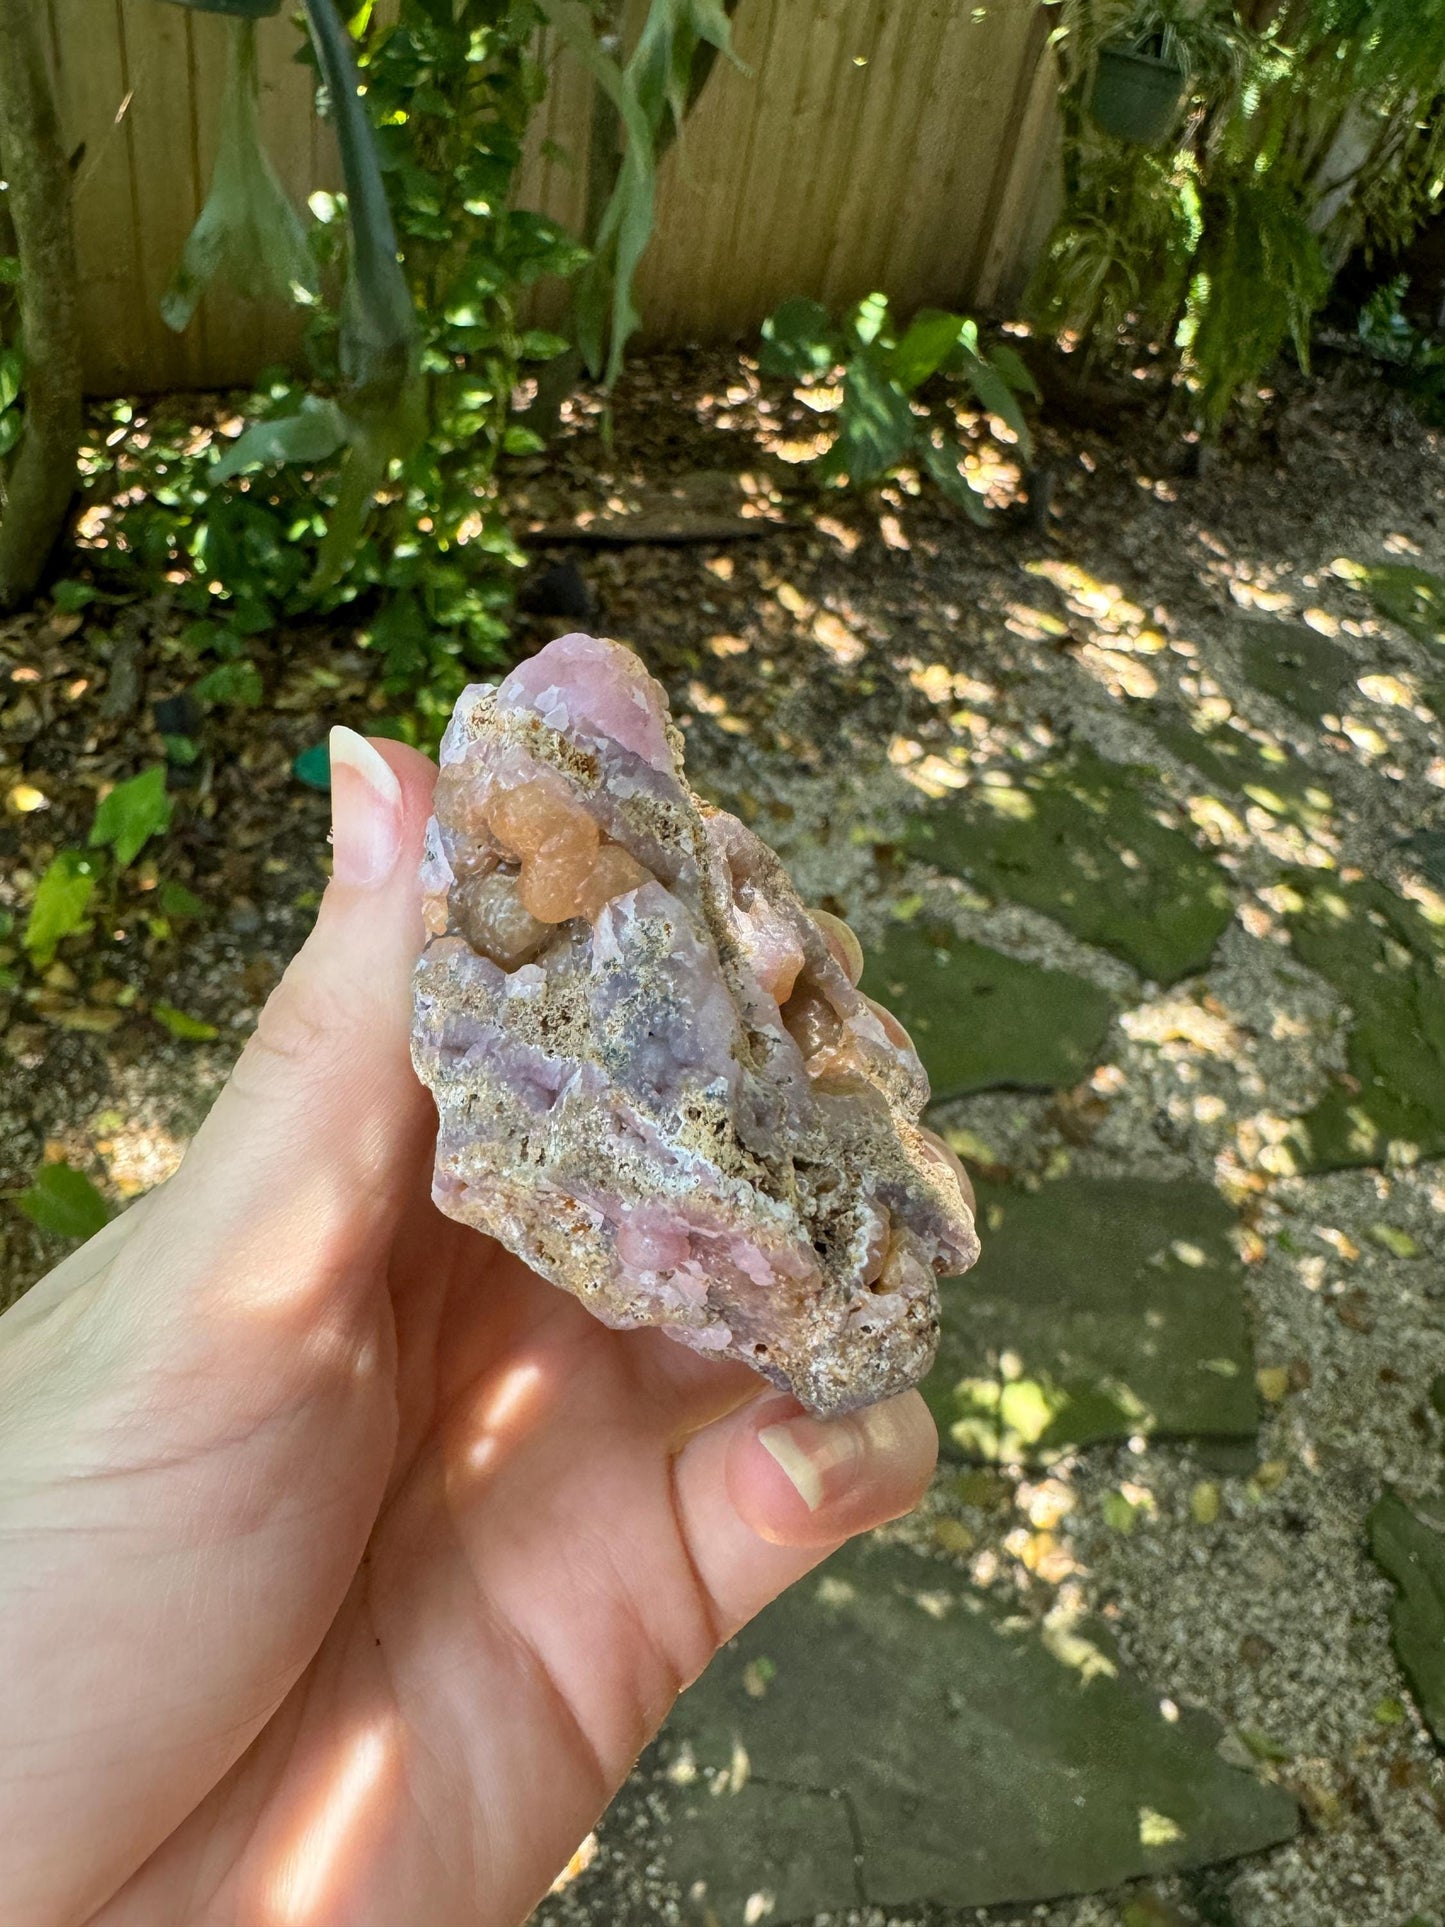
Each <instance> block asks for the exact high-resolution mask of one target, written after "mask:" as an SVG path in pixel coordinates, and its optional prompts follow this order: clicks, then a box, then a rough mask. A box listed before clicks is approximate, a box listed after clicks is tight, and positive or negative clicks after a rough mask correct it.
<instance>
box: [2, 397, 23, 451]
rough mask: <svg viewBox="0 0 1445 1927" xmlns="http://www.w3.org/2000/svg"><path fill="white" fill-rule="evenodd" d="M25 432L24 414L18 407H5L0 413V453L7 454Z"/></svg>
mask: <svg viewBox="0 0 1445 1927" xmlns="http://www.w3.org/2000/svg"><path fill="white" fill-rule="evenodd" d="M24 433H25V416H24V413H23V411H22V410H21V409H19V408H7V409H6V411H5V413H4V414H3V415H0V455H8V454H9V453H10V451H11V449H12V448H14V447H15V446H16V445H17V444H18V443H19V440H20V437H21V436H22V435H23V434H24Z"/></svg>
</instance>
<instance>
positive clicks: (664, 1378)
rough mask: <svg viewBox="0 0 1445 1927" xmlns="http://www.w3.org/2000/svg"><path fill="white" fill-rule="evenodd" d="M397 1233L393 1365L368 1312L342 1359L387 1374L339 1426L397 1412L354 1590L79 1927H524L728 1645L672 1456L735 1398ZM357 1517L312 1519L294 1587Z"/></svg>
mask: <svg viewBox="0 0 1445 1927" xmlns="http://www.w3.org/2000/svg"><path fill="white" fill-rule="evenodd" d="M409 1218H410V1222H409V1224H408V1226H407V1229H406V1231H405V1232H404V1234H403V1236H402V1237H400V1238H399V1239H398V1241H397V1249H396V1252H395V1254H394V1256H393V1260H392V1263H391V1266H390V1268H389V1278H388V1283H389V1285H390V1291H389V1294H388V1299H389V1305H390V1309H391V1312H392V1317H393V1325H394V1346H393V1344H392V1343H391V1342H390V1341H389V1339H388V1335H387V1334H386V1333H385V1332H384V1331H383V1332H382V1334H381V1342H380V1345H379V1346H378V1345H377V1344H376V1343H374V1342H373V1340H372V1339H371V1338H370V1337H369V1336H368V1335H367V1334H366V1332H365V1330H364V1326H365V1324H367V1323H369V1322H370V1320H371V1319H372V1317H373V1315H374V1308H372V1307H369V1306H368V1307H364V1308H363V1311H362V1325H363V1329H362V1330H360V1331H358V1332H357V1333H356V1334H355V1343H354V1344H347V1345H345V1346H341V1347H338V1348H336V1349H337V1350H338V1351H339V1352H340V1353H341V1354H342V1355H345V1356H349V1357H356V1356H359V1355H360V1356H365V1357H367V1358H368V1359H371V1358H374V1357H375V1355H376V1353H377V1351H378V1350H380V1352H381V1353H382V1354H383V1355H384V1356H385V1355H386V1354H390V1356H389V1357H387V1367H388V1369H385V1370H382V1371H380V1372H377V1373H375V1374H374V1375H373V1376H372V1377H371V1378H370V1381H369V1385H368V1400H367V1403H368V1404H369V1405H370V1406H371V1407H372V1409H371V1410H369V1411H364V1412H361V1413H358V1414H357V1415H356V1418H357V1421H358V1422H359V1428H360V1430H361V1431H362V1432H365V1431H368V1430H370V1429H371V1428H373V1427H383V1428H384V1427H385V1425H386V1423H387V1419H388V1408H389V1407H390V1406H391V1404H392V1401H393V1399H394V1400H395V1423H396V1446H395V1451H394V1455H393V1458H392V1463H391V1467H390V1471H389V1474H388V1476H387V1480H386V1487H385V1492H384V1494H378V1497H379V1498H380V1511H379V1516H378V1518H377V1522H376V1525H375V1528H374V1530H373V1531H372V1533H371V1536H370V1538H369V1540H368V1543H367V1548H366V1552H365V1555H364V1557H363V1559H362V1562H361V1565H360V1567H359V1569H358V1570H357V1572H356V1575H355V1578H354V1580H353V1583H352V1584H351V1586H350V1588H349V1590H348V1592H347V1595H346V1598H345V1601H344V1603H343V1605H342V1607H341V1610H340V1612H339V1613H338V1614H337V1615H336V1617H335V1619H334V1621H333V1622H332V1624H331V1625H330V1627H329V1629H328V1630H327V1631H326V1633H325V1635H324V1638H323V1639H322V1641H321V1644H320V1647H319V1650H318V1651H317V1653H316V1656H315V1658H314V1660H313V1661H312V1662H311V1663H310V1665H309V1666H308V1667H307V1668H306V1670H305V1671H304V1673H303V1674H302V1676H301V1678H300V1679H299V1680H298V1681H297V1683H296V1685H295V1686H294V1687H293V1688H292V1689H291V1691H290V1693H289V1694H288V1695H287V1697H286V1698H285V1700H284V1701H283V1702H282V1704H281V1705H280V1707H279V1709H278V1710H277V1711H276V1713H275V1714H274V1715H273V1717H272V1718H271V1719H270V1721H269V1722H268V1723H267V1725H266V1726H265V1727H264V1728H263V1730H262V1731H261V1733H260V1734H259V1735H258V1737H257V1738H256V1740H255V1741H254V1742H253V1743H252V1744H251V1746H250V1747H249V1749H248V1750H247V1751H246V1753H245V1754H243V1756H242V1757H241V1758H240V1759H239V1760H238V1761H237V1763H236V1765H235V1766H234V1767H233V1768H232V1770H231V1771H230V1772H229V1773H228V1774H227V1776H226V1777H225V1779H224V1780H223V1781H222V1782H221V1783H220V1785H219V1786H217V1787H216V1789H215V1790H214V1792H213V1793H212V1794H211V1795H210V1797H209V1798H208V1799H207V1800H206V1801H205V1802H204V1804H203V1805H202V1806H201V1807H200V1808H199V1809H198V1810H197V1811H196V1812H195V1813H194V1814H193V1815H192V1816H190V1818H189V1819H188V1820H187V1821H186V1822H184V1823H183V1824H182V1826H181V1827H180V1828H179V1829H178V1830H177V1832H176V1833H175V1834H174V1835H173V1836H172V1838H171V1839H170V1840H169V1841H168V1842H167V1843H166V1844H165V1846H163V1847H162V1848H161V1849H160V1851H159V1852H158V1853H157V1854H156V1855H155V1856H154V1858H153V1859H152V1860H151V1861H150V1862H149V1863H148V1864H147V1865H146V1866H145V1867H144V1868H143V1869H142V1870H141V1871H140V1873H139V1874H138V1875H137V1876H136V1877H135V1879H134V1880H132V1881H131V1882H130V1883H129V1885H128V1886H127V1888H126V1889H125V1890H124V1892H123V1893H122V1894H121V1895H120V1896H118V1897H117V1899H116V1900H115V1902H114V1903H112V1904H111V1905H110V1906H108V1907H106V1908H105V1909H103V1910H102V1912H101V1914H100V1915H99V1917H98V1922H97V1927H100V1923H104V1927H122V1924H126V1927H128V1924H129V1923H132V1922H134V1923H136V1924H137V1927H139V1924H140V1923H145V1927H158V1923H160V1922H166V1921H169V1920H171V1919H172V1918H174V1919H175V1920H176V1921H177V1922H178V1923H181V1922H184V1923H185V1924H186V1927H193V1924H194V1921H195V1912H194V1910H195V1908H196V1905H197V1902H198V1901H200V1902H203V1903H204V1905H205V1906H206V1908H207V1912H206V1914H205V1915H204V1918H205V1919H206V1920H207V1921H210V1920H213V1919H214V1920H216V1921H222V1920H225V1921H231V1920H235V1921H238V1922H245V1923H248V1927H249V1923H252V1922H256V1923H260V1922H265V1923H267V1927H270V1923H272V1922H274V1923H275V1924H276V1927H333V1923H336V1922H339V1921H346V1922H348V1923H351V1922H357V1923H361V1922H371V1921H375V1922H377V1923H390V1924H394V1923H396V1922H398V1921H403V1920H405V1921H411V1920H416V1921H421V1920H425V1921H426V1922H427V1923H428V1927H433V1923H435V1924H436V1927H441V1923H445V1922H448V1921H451V1920H453V1919H456V1920H459V1921H460V1920H466V1921H467V1922H469V1923H470V1922H479V1921H488V1922H490V1921H496V1922H506V1921H515V1920H518V1919H520V1918H522V1917H523V1915H524V1914H525V1913H526V1911H527V1909H528V1907H529V1906H530V1905H531V1904H532V1903H534V1902H535V1900H536V1898H537V1897H538V1895H539V1893H540V1891H541V1890H542V1889H543V1888H545V1886H546V1884H547V1881H548V1879H549V1878H550V1877H551V1875H552V1874H554V1873H555V1872H556V1871H557V1869H558V1868H559V1867H560V1866H561V1865H562V1863H563V1862H564V1861H565V1860H566V1858H567V1855H568V1853H569V1852H570V1851H571V1849H572V1847H574V1846H575V1845H576V1843H577V1841H578V1839H580V1837H581V1835H582V1834H583V1833H584V1832H585V1831H586V1829H587V1827H588V1826H589V1825H590V1824H591V1822H592V1820H593V1819H594V1818H595V1816H596V1814H597V1813H598V1811H599V1810H600V1808H601V1807H602V1806H603V1805H604V1804H605V1802H606V1800H607V1798H608V1797H609V1795H610V1794H611V1792H612V1791H613V1790H614V1788H615V1787H616V1785H617V1784H618V1783H619V1782H620V1780H621V1779H622V1777H623V1776H624V1775H625V1773H626V1772H627V1769H628V1767H629V1766H630V1764H631V1762H632V1760H633V1758H634V1757H635V1755H636V1753H637V1751H638V1749H639V1748H640V1747H641V1745H642V1744H643V1743H644V1742H645V1740H646V1739H647V1737H648V1736H649V1735H650V1734H651V1732H652V1731H654V1730H655V1728H656V1726H657V1725H658V1723H659V1721H660V1720H661V1718H662V1717H663V1715H664V1714H665V1712H666V1709H667V1707H668V1706H669V1705H670V1704H671V1701H672V1699H673V1697H674V1696H675V1694H676V1692H677V1691H678V1689H679V1688H680V1687H681V1686H682V1685H683V1684H685V1683H686V1681H687V1680H688V1679H690V1678H691V1677H693V1676H694V1675H695V1674H696V1673H697V1672H698V1671H700V1670H701V1668H702V1667H703V1666H704V1665H705V1664H706V1662H707V1659H708V1658H709V1657H710V1655H711V1653H712V1651H713V1649H714V1646H715V1645H716V1643H717V1641H718V1639H719V1637H720V1636H722V1633H723V1632H724V1630H730V1627H728V1628H725V1627H723V1626H720V1625H719V1623H718V1614H719V1611H720V1610H723V1611H726V1610H727V1608H726V1606H725V1605H723V1606H721V1607H720V1604H719V1602H716V1601H714V1599H713V1598H712V1597H711V1594H710V1591H709V1589H708V1587H707V1586H706V1584H705V1583H704V1581H703V1580H702V1578H701V1576H700V1573H699V1571H698V1568H697V1566H696V1564H695V1562H694V1557H693V1554H692V1552H691V1550H690V1548H689V1545H688V1523H689V1522H688V1521H687V1519H686V1518H685V1516H684V1512H683V1500H682V1499H681V1497H680V1494H679V1492H678V1488H677V1485H676V1482H675V1468H676V1464H677V1461H676V1457H675V1454H676V1452H677V1449H678V1447H679V1446H680V1445H681V1444H682V1442H683V1440H684V1439H685V1438H686V1437H687V1436H688V1434H690V1433H691V1432H693V1431H695V1430H696V1428H698V1427H699V1426H700V1425H702V1424H705V1423H706V1422H707V1421H708V1420H710V1419H712V1418H715V1417H717V1416H718V1415H719V1414H720V1413H722V1412H725V1411H727V1410H728V1409H729V1408H730V1407H732V1406H734V1405H736V1404H737V1403H739V1401H740V1400H742V1399H745V1398H747V1397H749V1396H750V1394H751V1393H752V1392H753V1391H755V1389H756V1380H755V1379H753V1377H752V1375H751V1374H750V1373H747V1372H745V1371H742V1370H739V1369H737V1368H732V1369H728V1368H719V1367H718V1366H717V1365H715V1364H711V1363H709V1362H707V1361H704V1360H700V1359H698V1358H696V1357H694V1356H693V1355H691V1354H689V1353H687V1352H685V1351H684V1350H682V1349H681V1348H680V1347H678V1346H676V1345H674V1344H672V1343H670V1342H669V1341H667V1340H665V1339H663V1338H661V1337H660V1336H659V1335H658V1334H655V1333H641V1334H628V1335H626V1336H623V1335H620V1334H616V1333H613V1332H609V1331H608V1330H606V1328H605V1327H603V1326H601V1325H600V1324H598V1323H597V1322H596V1321H595V1320H594V1319H593V1318H591V1317H590V1316H589V1315H588V1314H587V1313H586V1312H585V1311H583V1310H582V1308H581V1307H580V1306H579V1305H577V1304H576V1303H575V1302H574V1301H573V1300H572V1299H570V1298H568V1297H566V1296H565V1295H564V1294H563V1293H561V1292H558V1291H556V1290H554V1289H553V1288H552V1287H551V1286H549V1285H546V1284H544V1283H543V1282H542V1281H540V1280H538V1279H537V1278H535V1277H534V1276H533V1275H532V1274H531V1273H529V1272H528V1271H527V1270H526V1268H525V1267H524V1266H522V1265H521V1264H520V1263H519V1262H518V1261H517V1260H515V1259H513V1258H512V1257H510V1255H508V1254H507V1253H505V1252H502V1251H500V1250H499V1249H498V1248H497V1247H496V1246H494V1245H492V1244H491V1243H490V1242H489V1241H485V1240H482V1239H480V1238H478V1237H477V1235H476V1234H475V1233H474V1232H471V1231H469V1230H466V1229H465V1228H463V1227H461V1226H458V1225H455V1224H452V1223H449V1222H448V1221H446V1220H444V1219H442V1218H441V1217H440V1216H439V1214H437V1213H436V1212H435V1211H434V1209H433V1208H432V1207H431V1205H430V1204H429V1203H428V1204H425V1205H418V1206H417V1207H416V1208H415V1209H414V1210H413V1211H412V1212H411V1213H410V1214H409ZM351 1449H353V1450H354V1447H352V1448H351ZM363 1456H365V1455H363ZM281 1469H282V1468H279V1467H271V1468H268V1469H267V1473H266V1476H267V1477H274V1476H276V1474H277V1472H279V1471H280V1470H281ZM293 1470H294V1471H295V1473H296V1475H297V1476H299V1474H300V1468H299V1467H298V1468H293ZM367 1470H368V1471H369V1472H370V1473H371V1476H372V1477H373V1479H374V1471H375V1461H373V1463H372V1464H371V1465H370V1466H368V1467H367ZM307 1476H308V1477H309V1478H314V1468H311V1469H309V1470H308V1471H307ZM355 1498H356V1494H355V1492H354V1490H348V1491H345V1492H344V1493H339V1494H338V1503H337V1504H336V1505H335V1506H333V1507H332V1508H331V1509H330V1511H329V1513H328V1514H326V1515H323V1516H320V1517H313V1518H312V1520H311V1524H310V1532H311V1538H312V1545H311V1556H312V1557H313V1558H314V1559H316V1560H324V1557H325V1546H324V1540H325V1537H326V1535H327V1534H328V1532H329V1531H332V1530H334V1531H335V1532H336V1533H337V1534H338V1535H339V1537H340V1539H341V1541H342V1542H343V1544H344V1543H345V1541H346V1539H347V1537H348V1536H349V1533H350V1531H351V1528H352V1520H353V1507H354V1503H355ZM281 1556H282V1557H283V1558H289V1557H290V1556H291V1550H290V1548H289V1547H288V1548H284V1549H281ZM187 1909H189V1910H191V1911H189V1912H187Z"/></svg>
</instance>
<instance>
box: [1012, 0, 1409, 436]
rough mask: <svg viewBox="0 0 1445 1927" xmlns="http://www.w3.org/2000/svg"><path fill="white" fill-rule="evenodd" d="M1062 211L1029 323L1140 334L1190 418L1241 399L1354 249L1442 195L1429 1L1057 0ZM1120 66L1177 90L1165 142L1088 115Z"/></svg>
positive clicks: (1298, 335)
mask: <svg viewBox="0 0 1445 1927" xmlns="http://www.w3.org/2000/svg"><path fill="white" fill-rule="evenodd" d="M1054 39H1055V46H1056V48H1057V50H1058V53H1059V57H1060V68H1061V75H1062V80H1063V93H1062V99H1063V109H1064V123H1065V144H1066V184H1067V205H1066V208H1065V212H1064V215H1063V217H1062V219H1061V221H1060V222H1059V225H1058V227H1057V228H1056V230H1055V232H1054V235H1053V237H1052V239H1051V242H1050V244H1049V247H1048V250H1047V253H1046V257H1045V260H1044V263H1043V266H1042V268H1041V271H1040V273H1039V275H1038V277H1037V279H1036V282H1035V286H1034V290H1033V294H1032V305H1033V308H1034V312H1035V315H1036V317H1037V319H1038V320H1039V321H1040V323H1041V324H1042V325H1043V326H1045V327H1046V328H1049V329H1051V330H1053V331H1055V332H1062V331H1069V332H1072V333H1074V334H1078V335H1081V336H1083V337H1084V338H1085V339H1086V341H1087V342H1088V343H1089V345H1090V347H1091V349H1092V350H1093V351H1094V352H1096V353H1103V354H1106V355H1107V354H1109V353H1111V352H1114V351H1115V350H1116V349H1117V348H1118V347H1119V346H1120V345H1121V344H1123V343H1137V342H1139V341H1140V340H1143V341H1145V342H1151V343H1153V344H1155V345H1156V346H1157V347H1159V348H1160V350H1161V351H1162V353H1163V356H1164V359H1165V362H1166V366H1168V367H1169V368H1170V369H1171V370H1172V372H1173V373H1174V375H1175V377H1176V379H1177V383H1178V386H1179V388H1180V390H1181V392H1183V393H1184V394H1185V395H1186V396H1187V397H1188V398H1189V399H1188V406H1189V408H1190V410H1191V412H1192V413H1193V415H1194V417H1195V418H1196V420H1197V421H1198V423H1199V424H1200V425H1201V426H1202V427H1203V428H1204V429H1205V430H1206V431H1208V432H1211V433H1212V432H1216V431H1217V430H1218V429H1219V428H1220V427H1221V426H1222V424H1223V422H1224V421H1225V419H1226V418H1227V416H1228V415H1229V414H1230V412H1231V410H1232V409H1234V408H1236V407H1237V406H1239V405H1240V404H1245V405H1248V404H1249V403H1250V402H1251V401H1252V399H1253V397H1254V395H1255V394H1256V392H1257V390H1258V389H1259V386H1260V384H1261V382H1262V381H1263V379H1264V377H1265V375H1266V372H1267V370H1268V368H1269V366H1270V364H1271V363H1272V361H1273V360H1274V358H1275V357H1276V355H1277V354H1278V353H1279V351H1280V349H1281V348H1282V347H1284V346H1285V345H1286V344H1287V343H1293V346H1294V348H1295V351H1296V353H1297V355H1298V357H1299V359H1300V361H1301V362H1302V363H1305V364H1306V365H1307V363H1308V356H1309V348H1310V334H1311V325H1312V322H1313V318H1314V316H1315V315H1316V313H1317V312H1318V310H1319V309H1320V307H1321V305H1322V304H1323V302H1324V300H1325V298H1326V296H1327V295H1328V293H1329V290H1330V287H1331V285H1332V283H1333V279H1334V276H1335V273H1336V272H1337V270H1338V268H1339V267H1340V265H1341V264H1342V262H1343V261H1344V259H1345V257H1346V255H1347V254H1348V253H1349V252H1350V250H1351V249H1352V248H1353V247H1354V246H1355V245H1356V244H1358V243H1360V242H1364V243H1365V244H1366V245H1367V246H1370V245H1375V244H1380V243H1383V244H1387V245H1398V244H1399V243H1400V242H1401V241H1403V240H1404V239H1406V238H1408V236H1409V234H1410V233H1411V232H1412V231H1413V229H1414V227H1415V226H1416V225H1417V224H1418V223H1419V222H1420V221H1421V220H1423V219H1424V218H1425V217H1426V216H1427V214H1428V213H1429V212H1430V210H1431V209H1432V208H1434V207H1436V206H1438V205H1439V204H1440V201H1441V197H1442V193H1445V133H1442V129H1441V116H1440V115H1439V113H1438V112H1437V111H1436V109H1437V107H1438V105H1439V103H1440V102H1441V100H1442V98H1445V0H1285V3H1284V4H1275V3H1274V0H1256V4H1253V5H1248V4H1242V5H1236V4H1232V3H1231V0H1063V4H1062V5H1061V6H1060V7H1059V9H1058V25H1057V29H1056V33H1055V36H1054ZM1120 59H1122V60H1123V61H1124V62H1125V63H1128V62H1130V61H1132V62H1133V63H1134V64H1135V68H1136V71H1137V70H1143V71H1144V77H1145V79H1147V81H1148V83H1149V84H1150V85H1151V86H1154V87H1164V86H1167V85H1169V84H1171V83H1170V76H1171V75H1172V76H1173V77H1174V78H1173V84H1174V85H1175V86H1176V87H1177V109H1176V114H1175V122H1174V129H1173V132H1172V134H1171V135H1170V136H1168V137H1167V138H1155V139H1154V140H1153V141H1147V140H1145V139H1143V138H1140V139H1130V138H1129V137H1128V134H1127V131H1125V132H1122V133H1121V131H1120V123H1119V121H1118V119H1117V117H1116V116H1114V115H1111V114H1108V113H1102V112H1101V111H1100V109H1101V104H1102V103H1103V101H1104V96H1103V94H1102V92H1101V86H1102V83H1101V72H1102V70H1103V68H1104V66H1105V65H1106V64H1107V63H1108V62H1109V61H1110V60H1114V61H1116V62H1117V61H1119V60H1120Z"/></svg>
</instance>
